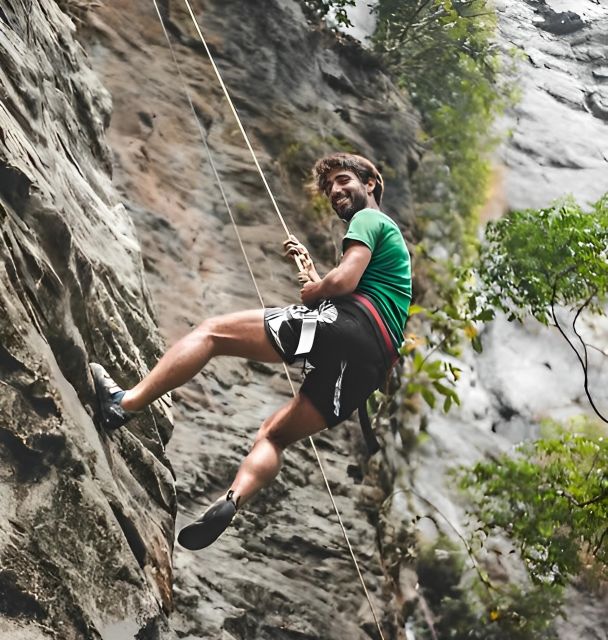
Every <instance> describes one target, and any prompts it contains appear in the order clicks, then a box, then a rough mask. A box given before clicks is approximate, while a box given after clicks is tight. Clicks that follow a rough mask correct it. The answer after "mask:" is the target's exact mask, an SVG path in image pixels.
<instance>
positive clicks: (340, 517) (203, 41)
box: [152, 0, 384, 640]
mask: <svg viewBox="0 0 608 640" xmlns="http://www.w3.org/2000/svg"><path fill="white" fill-rule="evenodd" d="M152 2H153V3H154V8H155V9H156V13H157V15H158V18H159V20H160V23H161V27H162V30H163V34H164V36H165V39H166V40H167V43H168V45H169V48H170V50H171V56H172V58H173V62H174V64H175V66H176V68H177V72H178V75H179V78H180V82H181V83H182V86H183V88H184V93H185V95H186V98H187V100H188V104H189V105H190V109H191V111H192V114H193V116H194V119H195V121H196V125H197V128H198V131H199V134H200V136H201V140H202V142H203V145H204V147H205V151H206V154H207V157H208V159H209V164H210V166H211V168H212V171H213V175H214V177H215V180H216V182H217V185H218V187H219V190H220V193H221V195H222V199H223V201H224V204H225V205H226V209H227V211H228V215H229V217H230V221H231V223H232V226H233V228H234V231H235V233H236V236H237V239H238V243H239V246H240V249H241V252H242V254H243V257H244V259H245V264H246V265H247V269H248V270H249V275H250V277H251V280H252V282H253V286H254V287H255V290H256V293H257V295H258V298H259V300H260V304H261V305H262V307H264V306H265V305H264V300H263V298H262V294H261V292H260V289H259V287H258V285H257V282H256V278H255V275H254V273H253V269H252V268H251V263H250V261H249V258H248V256H247V251H246V250H245V246H244V244H243V241H242V239H241V235H240V233H239V230H238V226H237V224H236V220H235V218H234V215H233V214H232V209H231V207H230V204H229V202H228V199H227V197H226V193H225V190H224V188H223V185H222V180H221V178H220V176H219V174H218V172H217V169H216V166H215V162H214V161H213V156H212V154H211V150H210V149H209V144H208V142H207V135H206V133H205V131H204V129H203V127H202V125H201V122H200V119H199V117H198V115H197V113H196V109H195V108H194V103H193V102H192V98H191V96H190V92H189V90H188V85H187V84H186V81H185V79H184V76H183V74H182V71H181V66H180V64H179V62H178V60H177V57H176V55H175V50H174V48H173V45H172V43H171V39H170V37H169V34H168V33H167V30H166V28H165V23H164V20H163V17H162V14H161V12H160V10H159V8H158V4H157V0H152ZM184 2H185V4H186V6H187V7H188V11H189V13H190V16H191V18H192V21H193V22H194V25H195V27H196V30H197V32H198V34H199V36H200V38H201V41H202V43H203V46H204V48H205V51H206V53H207V55H208V57H209V60H210V61H211V64H212V66H213V70H214V71H215V74H216V76H217V78H218V80H219V82H220V85H221V87H222V89H223V91H224V95H225V96H226V99H227V100H228V104H229V105H230V107H231V109H232V113H233V114H234V117H235V119H236V121H237V123H238V126H239V129H240V130H241V133H242V134H243V137H244V139H245V142H246V144H247V147H248V149H249V151H250V153H251V155H252V157H253V160H254V162H255V166H256V167H257V169H258V172H259V174H260V176H261V178H262V181H263V183H264V186H265V187H266V190H267V192H268V195H269V196H270V199H271V201H272V204H273V205H274V208H275V211H276V213H277V215H278V217H279V220H280V221H281V224H282V225H283V229H284V230H285V233H286V234H287V236H288V237H289V235H290V233H289V229H288V228H287V225H286V224H285V220H284V218H283V216H282V215H281V212H280V210H279V207H278V205H277V202H276V200H275V197H274V195H273V193H272V190H271V189H270V186H269V184H268V182H267V180H266V177H265V175H264V172H263V171H262V168H261V166H260V164H259V162H258V159H257V156H256V154H255V151H254V150H253V147H252V146H251V143H250V142H249V137H248V136H247V133H246V131H245V129H244V127H243V124H242V123H241V119H240V117H239V115H238V113H237V111H236V108H235V107H234V104H233V102H232V100H231V98H230V94H229V93H228V89H227V88H226V85H225V84H224V81H223V79H222V76H221V74H220V72H219V69H218V68H217V65H216V64H215V60H214V59H213V56H212V55H211V52H210V50H209V47H208V46H207V42H206V41H205V38H204V36H203V34H202V32H201V29H200V27H199V25H198V22H197V20H196V18H195V16H194V14H193V12H192V8H191V6H190V4H189V2H188V0H184ZM283 367H284V369H285V374H286V375H287V380H288V381H289V385H290V387H291V392H292V394H293V395H294V397H295V396H296V390H295V387H294V384H293V380H292V379H291V375H290V374H289V370H288V368H287V365H286V364H285V363H283ZM308 440H309V442H310V446H311V447H312V450H313V452H314V454H315V457H316V459H317V463H318V465H319V469H320V470H321V475H322V477H323V481H324V483H325V487H326V489H327V493H328V494H329V498H330V500H331V503H332V505H333V508H334V511H335V513H336V516H337V518H338V522H339V524H340V528H341V529H342V535H343V536H344V540H345V541H346V545H347V547H348V550H349V552H350V555H351V558H352V560H353V563H354V566H355V569H356V571H357V575H358V576H359V581H360V582H361V585H362V587H363V592H364V593H365V597H366V598H367V601H368V603H369V607H370V610H371V613H372V616H373V618H374V622H375V624H376V627H377V628H378V633H379V634H380V639H381V640H384V635H383V633H382V628H381V626H380V622H379V620H378V617H377V615H376V610H375V608H374V605H373V603H372V599H371V596H370V594H369V591H368V589H367V586H366V584H365V580H364V578H363V574H362V573H361V569H360V568H359V563H358V561H357V558H356V556H355V552H354V550H353V547H352V545H351V543H350V540H349V538H348V534H347V533H346V527H345V526H344V522H343V521H342V516H341V515H340V511H339V509H338V505H337V504H336V501H335V499H334V496H333V493H332V491H331V487H330V486H329V480H328V479H327V474H326V473H325V470H324V468H323V464H322V462H321V457H320V455H319V452H318V450H317V447H316V446H315V443H314V441H313V439H312V437H309V438H308Z"/></svg>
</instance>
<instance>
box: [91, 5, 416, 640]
mask: <svg viewBox="0 0 608 640" xmlns="http://www.w3.org/2000/svg"><path fill="white" fill-rule="evenodd" d="M244 6H245V5H244V3H242V2H234V1H233V2H225V1H222V2H219V1H217V2H206V3H204V4H198V5H196V7H195V9H196V15H197V17H198V19H199V20H200V24H201V26H202V29H203V31H204V33H205V37H206V38H207V39H208V41H209V43H210V46H211V47H212V50H213V52H214V54H215V55H216V56H217V61H218V65H219V66H220V68H221V70H222V73H223V74H224V77H225V80H226V83H227V85H228V86H229V88H230V90H231V93H232V95H233V99H234V101H235V103H236V106H237V108H238V110H239V113H240V114H241V116H242V118H243V121H244V123H245V127H246V128H247V130H248V132H249V134H250V135H251V136H252V141H253V145H254V147H255V149H256V151H257V152H258V154H259V157H260V160H261V162H262V164H263V166H264V168H265V170H266V171H267V173H268V175H269V179H270V182H271V185H272V187H273V189H274V191H275V193H276V195H277V197H278V200H279V204H280V206H281V208H282V211H283V213H284V215H285V217H286V219H287V223H288V225H289V227H290V228H291V229H292V230H293V231H294V232H295V233H296V234H297V235H300V236H301V237H306V232H307V231H310V235H309V238H310V239H311V240H312V242H313V244H314V245H315V246H316V247H317V249H319V250H321V252H322V254H323V252H324V255H326V256H329V257H332V258H333V246H332V243H331V241H329V242H328V239H329V236H328V232H323V233H319V225H318V224H315V223H314V221H312V220H310V219H309V218H308V217H307V215H309V214H307V213H306V211H307V209H309V208H310V205H309V200H308V198H307V196H306V195H305V194H304V192H303V190H302V182H303V180H304V179H305V172H306V171H307V170H308V169H309V167H310V165H311V164H312V162H313V161H314V159H315V157H316V156H317V155H320V154H321V153H323V152H325V151H329V150H335V148H336V146H338V147H342V148H344V147H346V146H348V145H354V146H355V147H357V148H358V149H360V150H361V151H362V152H363V153H368V154H370V155H372V156H373V157H376V158H378V160H379V161H381V162H383V163H384V165H385V170H386V172H388V173H390V175H391V179H390V180H389V181H388V182H389V185H390V186H389V189H390V191H389V194H388V198H389V200H388V201H389V202H390V203H391V204H392V208H393V211H394V212H395V213H396V214H397V215H400V216H401V217H402V219H404V220H407V215H408V205H409V200H408V198H409V195H408V194H409V190H408V175H409V172H410V170H411V168H412V167H413V166H414V165H415V163H416V159H417V148H416V144H415V131H416V118H415V117H414V116H413V114H412V113H411V110H410V108H409V106H408V103H407V101H406V100H405V98H404V96H403V95H401V94H400V93H399V92H398V91H396V90H395V88H394V87H392V85H391V84H390V83H389V82H388V80H387V79H386V78H385V77H384V76H383V74H382V73H381V71H380V69H379V68H378V67H377V65H376V63H375V62H374V61H373V59H371V58H369V57H368V56H367V55H366V54H365V53H364V52H362V51H361V50H360V48H359V47H358V46H356V45H355V44H354V43H352V42H350V41H348V40H345V41H344V42H342V43H338V42H336V40H335V38H334V37H333V36H332V35H331V34H326V33H323V32H320V31H317V30H313V29H311V28H310V27H309V26H308V25H307V24H306V22H305V20H304V18H303V15H302V13H301V10H300V7H299V4H298V3H296V2H291V1H282V2H270V3H263V4H259V3H249V4H247V5H246V6H247V9H246V15H247V19H243V11H244ZM169 17H170V23H168V24H169V27H170V32H171V34H172V41H173V43H174V46H175V48H176V49H175V50H176V56H177V58H178V60H179V62H180V65H181V68H182V72H183V74H184V76H185V78H186V82H187V85H188V88H189V89H190V91H191V93H192V97H193V102H194V106H195V109H196V111H197V113H199V114H200V117H201V121H202V123H203V124H204V126H205V128H206V130H207V133H208V140H209V145H210V147H211V151H212V154H213V157H214V160H215V162H216V164H217V166H218V171H219V173H220V175H221V178H222V181H223V184H224V187H225V189H226V191H227V196H228V199H229V202H230V204H231V205H232V208H233V210H234V213H235V216H236V217H237V222H238V224H239V227H240V233H241V235H242V237H243V242H244V245H245V248H246V250H247V253H248V255H249V259H250V261H251V264H252V266H253V270H254V272H255V275H256V278H257V279H258V281H259V283H260V288H261V292H262V295H263V297H264V301H265V303H266V304H267V305H269V306H270V305H278V304H281V305H282V304H286V303H290V302H292V301H296V300H297V291H298V289H297V284H296V281H295V278H294V271H293V269H292V268H291V267H290V266H289V265H287V264H285V263H283V262H282V261H281V260H280V255H281V243H282V240H283V238H284V232H283V230H282V228H281V226H280V224H279V223H278V220H277V218H276V216H275V214H274V213H273V211H272V208H271V205H270V202H269V200H268V197H267V196H266V194H265V192H264V189H263V186H262V184H261V181H260V179H259V177H258V175H257V174H256V172H255V168H254V166H253V163H252V161H251V158H250V156H249V154H248V151H247V150H246V148H245V147H244V144H243V142H242V139H241V136H240V133H239V132H238V130H237V127H236V124H235V121H234V119H233V117H232V115H231V113H230V112H229V110H228V107H227V105H226V103H225V100H224V98H223V96H222V94H221V93H220V90H219V87H218V83H217V80H216V79H215V77H214V75H213V72H212V70H211V68H210V65H209V62H208V60H207V59H206V57H205V55H204V52H203V51H202V50H201V46H200V43H199V42H198V40H197V34H196V31H195V29H194V27H193V24H192V22H191V20H190V18H189V16H188V15H187V14H186V13H185V11H184V9H183V7H182V6H181V4H180V3H172V4H171V5H170V15H169ZM90 24H91V27H90V29H89V30H88V31H87V32H86V33H85V34H84V35H83V37H84V38H86V40H87V42H88V43H89V44H88V48H89V51H90V54H91V59H92V63H93V65H94V67H95V68H96V69H97V71H98V73H99V74H100V76H101V77H102V79H103V82H104V84H105V86H107V87H108V89H109V90H110V91H111V93H112V95H113V99H114V113H113V120H112V125H111V127H110V129H109V141H110V144H111V146H112V148H113V150H114V153H115V184H116V185H117V186H118V189H119V190H120V192H121V194H122V197H123V200H124V202H125V205H126V207H127V209H128V210H129V211H130V212H131V213H132V215H133V219H134V221H135V224H136V226H137V228H138V231H139V234H140V237H141V238H142V243H143V246H144V255H145V263H146V267H147V276H148V282H149V283H150V287H151V290H152V293H153V297H154V299H155V302H156V305H157V308H158V310H159V320H160V326H161V330H162V331H163V333H164V335H165V336H166V337H167V341H169V342H172V341H174V340H175V339H176V338H177V337H178V336H180V335H182V334H183V333H184V332H186V331H187V330H189V329H190V328H191V327H192V326H194V325H195V324H197V323H199V322H200V321H201V320H202V319H204V318H205V317H209V316H210V315H213V314H217V313H223V312H231V311H236V310H241V309H246V308H255V307H259V304H260V303H259V301H258V300H257V297H256V294H255V290H254V288H253V286H252V284H251V281H250V278H249V276H248V275H247V272H246V267H245V264H244V262H243V259H242V257H241V255H240V253H239V249H238V245H237V242H236V238H235V234H234V231H233V229H232V227H231V225H230V222H229V220H228V217H227V214H226V211H225V207H224V204H223V202H222V200H221V197H220V193H219V191H218V189H217V186H216V185H215V182H214V180H213V177H212V174H211V170H210V167H209V162H208V160H207V158H206V157H205V154H204V151H203V147H202V145H201V142H200V138H199V132H198V130H197V127H196V124H195V122H194V121H193V118H192V114H191V112H190V110H189V106H188V103H187V101H186V99H185V97H184V91H183V87H182V86H181V84H180V82H179V77H178V74H177V73H176V70H175V66H174V63H173V60H172V57H171V53H170V50H169V48H168V46H167V43H166V41H165V39H164V36H163V33H162V31H161V28H160V24H159V20H158V17H157V16H156V14H155V12H154V8H153V6H152V5H151V4H150V3H149V2H143V1H142V2H120V3H112V6H109V5H108V6H107V7H105V8H102V9H100V10H99V11H95V12H94V14H93V15H92V16H91V21H90ZM133 25H137V27H136V28H134V26H133ZM134 78H135V79H136V81H134ZM336 233H337V232H336ZM334 235H335V234H334ZM328 266H329V265H327V264H325V265H323V267H325V268H327V267H328ZM292 375H294V378H295V380H296V384H297V382H298V380H299V372H297V371H296V372H295V374H294V372H292ZM290 395H291V391H290V388H289V385H288V383H287V381H286V379H285V374H284V372H283V370H282V368H280V367H276V366H272V367H270V366H266V365H263V366H260V365H254V364H253V363H247V362H244V361H237V360H230V359H227V360H218V361H215V362H212V363H211V364H210V366H209V367H207V368H206V369H205V371H204V372H203V374H202V375H200V376H198V377H197V378H196V379H195V380H194V381H193V382H192V383H191V384H188V385H186V386H185V387H184V388H182V389H180V390H179V391H178V392H176V394H175V396H174V397H175V401H176V402H175V404H176V429H175V433H174V436H173V438H172V440H171V443H170V445H169V448H168V455H169V457H170V458H171V461H172V463H173V464H174V467H175V470H176V474H177V483H178V484H177V486H178V498H179V505H180V508H179V512H178V518H177V524H178V526H181V525H183V524H184V523H185V522H187V521H188V520H189V519H191V518H192V517H193V516H195V515H198V513H200V512H201V511H202V510H203V509H204V508H205V507H206V505H207V504H208V503H209V502H210V501H211V500H213V499H215V497H216V496H217V495H218V494H219V493H220V492H221V491H223V490H225V489H226V488H227V486H228V483H229V482H230V481H231V479H232V477H233V475H234V473H235V472H236V470H237V468H238V464H239V463H240V461H241V460H242V458H243V455H244V454H245V453H246V451H247V450H248V448H249V446H250V443H251V441H252V438H253V436H254V434H255V432H256V430H257V428H258V426H259V425H260V423H261V421H262V420H263V419H264V418H265V417H266V416H268V415H269V414H270V413H271V412H273V411H274V410H276V409H277V408H278V407H280V406H281V405H282V404H283V403H284V402H285V401H286V400H287V399H288V398H289V397H290ZM316 441H317V446H318V447H319V448H320V450H321V452H322V457H323V459H324V464H325V467H326V471H327V473H328V476H329V482H330V485H331V487H332V489H333V490H334V493H335V494H336V501H337V503H338V506H339V508H340V510H341V512H342V517H343V519H344V521H345V523H346V526H347V528H348V531H349V535H350V537H351V540H352V543H353V545H354V547H355V550H356V554H357V557H358V558H359V560H360V561H361V563H362V570H363V573H364V575H365V578H366V581H367V584H368V588H369V589H370V590H371V597H372V599H373V602H374V603H375V606H376V608H377V609H378V613H379V615H380V616H381V618H382V621H383V624H384V626H385V628H386V629H389V630H390V629H391V625H392V624H393V611H394V609H393V605H392V603H391V598H392V594H391V592H390V590H386V588H385V580H384V575H383V574H384V569H383V566H382V563H381V558H380V557H379V554H378V550H377V547H376V544H375V535H376V534H375V528H374V527H373V522H371V521H370V520H372V519H373V517H374V514H375V511H376V508H377V506H376V500H377V499H378V497H380V496H381V494H380V493H379V492H378V490H377V489H375V487H374V486H370V485H369V484H368V483H367V482H364V481H363V472H362V470H361V468H360V466H359V464H358V461H359V460H360V459H361V458H362V456H363V451H362V444H361V436H360V434H359V430H358V427H357V426H356V424H353V423H350V424H348V425H347V426H345V427H340V428H339V429H337V430H335V431H333V432H331V433H328V434H326V435H323V436H321V437H320V438H318V439H316ZM174 558H175V565H174V574H175V587H174V593H175V611H174V613H173V614H172V618H171V624H172V627H173V628H174V629H175V630H176V631H177V633H178V634H179V635H180V636H185V637H188V638H191V639H192V640H194V639H195V638H196V639H198V638H200V639H202V638H220V637H221V638H226V639H228V638H256V640H263V639H273V640H274V639H285V640H287V639H292V638H294V639H295V638H311V639H312V638H324V639H327V640H329V639H331V638H336V639H342V638H345V637H348V638H352V639H353V640H354V639H357V638H361V639H363V638H368V637H370V634H371V636H372V637H374V636H373V633H374V632H373V620H372V617H371V614H370V610H369V607H368V605H367V602H366V600H365V596H364V594H363V591H362V588H361V586H360V584H359V582H358V579H357V575H356V572H355V569H354V567H353V565H352V561H351V560H350V557H349V555H348V550H347V548H346V546H345V544H344V542H343V539H342V534H341V531H340V528H339V526H338V524H337V521H336V516H335V515H334V513H333V508H332V505H331V502H330V500H329V498H328V497H327V493H326V491H325V487H324V484H323V481H322V478H321V475H320V472H319V470H318V468H317V464H316V461H315V459H314V457H313V454H312V452H311V449H310V445H309V444H308V443H306V442H305V443H302V444H301V445H299V446H297V447H295V448H294V449H293V451H289V452H288V453H287V455H286V460H285V465H284V468H283V471H282V473H281V475H280V476H279V478H278V480H277V481H275V483H274V484H273V485H272V487H270V488H269V489H268V490H266V491H264V492H263V494H262V495H261V496H260V498H259V499H258V500H256V501H255V502H253V503H252V504H251V506H250V505H247V506H246V507H245V508H244V509H243V511H242V515H239V516H238V517H237V520H236V522H235V526H234V527H233V528H231V529H230V530H229V531H228V532H226V534H225V535H224V536H222V538H221V539H220V540H219V541H218V543H217V544H215V545H213V546H212V547H210V548H209V549H207V550H206V551H205V552H202V553H192V552H188V551H184V550H182V549H179V548H177V549H176V550H175V555H174ZM393 635H394V634H390V633H389V636H388V637H393Z"/></svg>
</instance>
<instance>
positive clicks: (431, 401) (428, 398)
mask: <svg viewBox="0 0 608 640" xmlns="http://www.w3.org/2000/svg"><path fill="white" fill-rule="evenodd" d="M420 393H421V394H422V397H423V398H424V401H425V402H426V403H427V404H428V405H429V407H431V409H434V408H435V394H434V393H433V392H432V391H431V390H430V389H429V388H428V387H424V388H422V389H421V390H420Z"/></svg>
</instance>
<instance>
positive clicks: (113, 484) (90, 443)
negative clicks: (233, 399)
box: [0, 0, 176, 639]
mask: <svg viewBox="0 0 608 640" xmlns="http://www.w3.org/2000/svg"><path fill="white" fill-rule="evenodd" d="M0 60H1V65H0V76H1V81H0V86H1V89H0V91H1V94H0V95H1V103H0V218H1V225H2V239H1V244H0V254H1V256H2V261H1V268H0V281H1V285H0V305H1V309H2V311H1V313H0V375H1V378H0V416H1V422H0V456H1V459H2V465H1V468H2V471H1V474H2V491H1V496H2V497H1V501H2V502H1V504H2V511H3V515H4V517H3V519H2V525H1V526H2V542H1V551H0V566H1V569H0V593H1V597H0V610H1V611H2V614H3V616H2V620H1V622H0V630H1V632H2V634H3V637H7V638H9V637H10V638H40V637H56V638H70V639H71V638H73V639H77V638H78V639H80V638H85V637H86V638H99V637H106V638H114V637H119V633H122V632H117V631H115V629H119V628H120V629H123V628H124V629H130V630H131V631H132V633H134V632H135V631H137V630H139V629H144V628H145V629H149V630H152V629H155V628H160V627H161V626H162V623H163V621H164V620H165V617H166V613H167V612H168V611H169V610H170V609H171V607H172V594H171V581H172V567H171V549H172V531H173V517H174V515H175V510H176V500H175V489H174V483H173V478H172V475H171V467H170V464H169V462H168V459H167V458H166V455H165V451H164V447H165V444H166V443H167V441H168V439H169V437H170V434H171V423H170V422H169V421H168V419H167V418H166V417H165V415H164V413H163V412H161V411H159V410H157V409H155V410H153V411H150V412H149V413H147V414H146V415H145V416H143V417H142V418H141V419H139V420H138V421H137V422H136V423H134V425H133V427H132V428H129V429H128V430H127V429H125V430H123V432H121V433H120V434H116V435H114V436H112V437H108V436H107V435H105V434H104V433H101V432H100V431H98V429H97V428H96V426H95V422H94V420H93V417H92V416H93V414H94V410H95V408H94V404H95V403H94V400H93V395H92V390H91V382H90V378H89V375H88V366H87V365H88V362H89V360H92V359H95V360H101V361H107V362H108V363H109V364H110V366H111V367H112V368H113V369H115V370H116V371H117V372H119V373H120V374H121V375H122V376H124V378H125V379H126V380H129V379H131V380H134V379H136V378H137V376H139V375H141V373H142V372H144V371H145V370H146V369H147V366H148V364H149V363H150V362H152V361H153V360H154V358H155V357H157V355H158V353H159V349H160V345H161V341H160V336H159V333H158V330H157V328H156V321H155V318H154V314H153V312H152V301H151V298H150V294H149V291H148V288H147V286H146V285H145V282H144V277H143V269H142V256H141V251H140V248H139V243H138V241H137V239H136V235H135V228H134V226H133V223H132V221H131V219H130V217H129V215H128V214H127V212H126V210H125V208H124V206H123V205H122V204H121V203H120V200H119V198H118V195H117V193H116V191H115V190H114V188H113V187H112V185H111V176H110V173H111V164H112V161H111V152H110V149H109V147H108V144H107V141H106V138H105V128H106V127H107V125H108V122H109V118H110V114H111V98H110V94H109V93H108V92H107V90H106V89H104V88H103V87H102V85H101V83H100V82H99V80H98V78H97V76H96V75H95V74H94V73H93V72H92V70H91V68H90V66H89V65H88V63H87V60H86V54H85V53H84V51H83V49H82V48H81V46H80V45H78V44H77V43H76V41H75V40H74V26H73V24H72V22H71V20H70V19H69V18H68V17H67V16H66V15H65V14H64V13H63V12H62V11H61V10H60V9H59V7H58V6H57V4H56V3H55V2H52V1H45V0H43V1H42V2H37V3H34V4H32V3H22V2H3V3H2V4H1V5H0ZM123 635H124V634H123Z"/></svg>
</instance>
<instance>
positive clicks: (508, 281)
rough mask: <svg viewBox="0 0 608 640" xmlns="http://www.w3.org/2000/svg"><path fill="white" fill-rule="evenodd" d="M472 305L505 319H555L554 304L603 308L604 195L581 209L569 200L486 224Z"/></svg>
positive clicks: (607, 208)
mask: <svg viewBox="0 0 608 640" xmlns="http://www.w3.org/2000/svg"><path fill="white" fill-rule="evenodd" d="M479 278H480V286H479V290H478V292H477V302H476V304H477V305H478V306H485V307H495V308H498V309H501V310H502V311H505V312H506V313H507V314H508V317H509V319H515V318H518V319H521V318H522V317H524V316H525V315H528V314H530V315H532V316H534V317H535V318H536V319H537V320H538V321H539V322H542V323H543V324H548V322H549V321H550V320H551V321H553V322H555V317H554V314H553V307H554V306H555V305H559V306H565V307H570V308H574V309H580V308H582V307H586V308H588V309H589V310H591V311H595V312H597V313H602V312H603V304H604V302H605V300H606V295H607V293H608V195H606V196H604V197H603V198H602V199H600V200H599V201H598V202H597V203H595V204H594V205H593V206H592V207H591V210H590V211H584V210H583V208H582V207H580V206H579V205H577V204H576V203H575V202H574V201H573V200H572V199H566V200H564V201H561V202H557V203H555V204H554V205H553V206H551V207H549V208H547V209H541V210H540V211H535V210H531V209H528V210H525V211H517V212H514V213H512V214H511V215H509V216H508V217H506V218H503V219H501V220H498V221H496V222H492V223H489V224H488V227H487V229H486V232H485V242H484V243H483V245H482V250H481V255H480V263H479Z"/></svg>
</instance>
